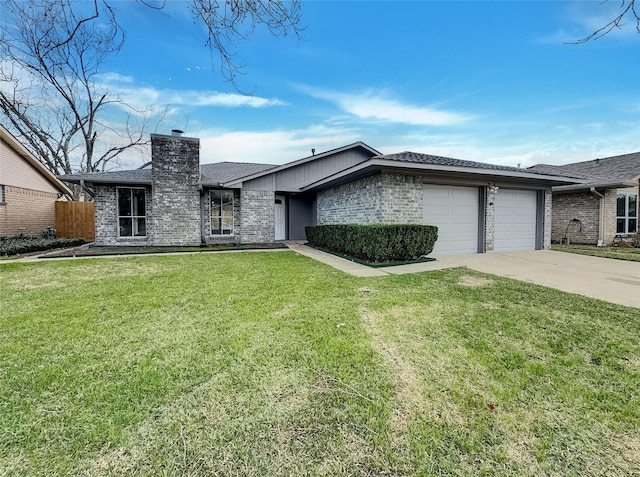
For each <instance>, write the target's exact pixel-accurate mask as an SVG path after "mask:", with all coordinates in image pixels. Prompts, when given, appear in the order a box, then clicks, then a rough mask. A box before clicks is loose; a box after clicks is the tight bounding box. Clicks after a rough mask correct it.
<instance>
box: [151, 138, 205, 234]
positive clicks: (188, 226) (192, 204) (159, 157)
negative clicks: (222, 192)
mask: <svg viewBox="0 0 640 477" xmlns="http://www.w3.org/2000/svg"><path fill="white" fill-rule="evenodd" d="M151 183H152V185H151V199H152V200H151V204H152V210H151V216H152V219H151V223H152V228H151V233H152V243H153V245H181V246H185V245H200V241H201V239H200V237H201V234H200V139H197V138H188V137H182V136H181V134H177V133H176V132H174V134H173V135H171V136H166V135H162V134H151Z"/></svg>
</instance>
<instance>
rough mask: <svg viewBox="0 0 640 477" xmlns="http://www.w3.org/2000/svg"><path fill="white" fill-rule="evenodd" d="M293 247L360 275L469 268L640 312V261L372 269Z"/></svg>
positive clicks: (573, 259) (533, 256)
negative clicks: (625, 306)
mask: <svg viewBox="0 0 640 477" xmlns="http://www.w3.org/2000/svg"><path fill="white" fill-rule="evenodd" d="M288 245H289V248H291V249H293V250H295V251H297V252H299V253H302V254H303V255H307V256H309V257H312V258H314V259H316V260H319V261H321V262H324V263H327V264H329V265H331V266H333V267H335V268H338V269H339V270H342V271H344V272H347V273H350V274H352V275H356V276H361V277H365V276H383V275H389V274H393V275H402V274H405V273H417V272H427V271H432V270H442V269H446V268H456V267H466V268H470V269H472V270H477V271H479V272H484V273H491V274H493V275H499V276H502V277H508V278H515V279H516V280H522V281H525V282H531V283H536V284H538V285H545V286H548V287H552V288H557V289H559V290H563V291H567V292H570V293H578V294H580V295H585V296H589V297H593V298H600V299H601V300H606V301H610V302H612V303H618V304H621V305H627V306H635V307H639V308H640V262H629V261H625V260H613V259H608V258H599V257H589V256H586V255H578V254H574V253H565V252H553V251H551V250H535V251H526V252H505V253H497V252H490V253H478V254H470V255H450V256H442V257H438V258H437V260H436V261H434V262H425V263H415V264H410V265H399V266H396V267H384V268H371V267H367V266H365V265H360V264H358V263H354V262H350V261H348V260H344V259H342V258H339V257H336V256H334V255H330V254H327V253H324V252H320V251H318V250H315V249H312V248H310V247H306V246H304V245H302V244H295V243H292V244H288Z"/></svg>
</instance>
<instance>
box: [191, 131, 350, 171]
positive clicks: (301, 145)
mask: <svg viewBox="0 0 640 477" xmlns="http://www.w3.org/2000/svg"><path fill="white" fill-rule="evenodd" d="M196 136H197V137H199V138H200V162H202V163H203V164H206V163H211V162H221V161H231V162H253V163H264V164H284V163H286V162H290V161H295V160H297V159H301V158H303V157H307V156H310V155H311V149H312V148H313V149H315V150H316V153H320V152H322V151H326V150H329V149H333V148H336V147H340V146H344V145H345V144H350V143H352V142H356V141H358V140H359V136H358V132H357V131H355V130H351V129H348V128H330V127H326V126H322V125H319V126H310V127H308V128H304V129H287V130H272V131H229V130H220V129H203V130H201V131H199V132H198V133H197V134H196Z"/></svg>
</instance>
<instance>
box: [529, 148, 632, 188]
mask: <svg viewBox="0 0 640 477" xmlns="http://www.w3.org/2000/svg"><path fill="white" fill-rule="evenodd" d="M529 170H532V171H547V172H550V173H555V174H564V175H567V176H571V177H577V178H579V179H586V180H588V181H590V182H594V183H596V182H612V183H613V182H624V181H632V180H634V179H636V178H637V177H638V176H640V152H632V153H630V154H622V155H620V156H612V157H605V158H602V159H593V160H591V161H584V162H574V163H572V164H564V165H562V166H552V165H549V164H536V165H535V166H531V167H530V168H529ZM551 171H556V172H551Z"/></svg>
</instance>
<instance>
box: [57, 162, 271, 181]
mask: <svg viewBox="0 0 640 477" xmlns="http://www.w3.org/2000/svg"><path fill="white" fill-rule="evenodd" d="M273 167H276V166H275V165H273V164H254V163H247V162H216V163H213V164H201V165H200V182H201V183H202V184H204V185H218V184H219V183H221V182H226V181H231V180H234V179H239V178H240V177H244V176H248V175H250V174H254V173H256V172H261V171H264V170H266V169H271V168H273ZM58 178H59V179H60V180H63V181H68V182H75V183H79V182H80V181H81V180H84V181H85V182H86V183H89V184H94V183H100V184H151V168H145V169H133V170H130V171H113V172H93V173H87V174H70V175H63V176H58Z"/></svg>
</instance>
